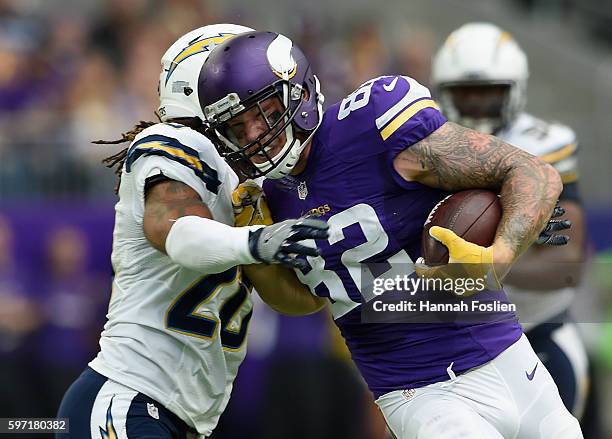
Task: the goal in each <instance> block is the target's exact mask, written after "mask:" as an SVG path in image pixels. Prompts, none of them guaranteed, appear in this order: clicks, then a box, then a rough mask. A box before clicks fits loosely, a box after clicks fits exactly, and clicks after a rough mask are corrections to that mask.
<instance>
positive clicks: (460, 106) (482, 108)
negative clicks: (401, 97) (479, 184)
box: [431, 23, 529, 134]
mask: <svg viewBox="0 0 612 439" xmlns="http://www.w3.org/2000/svg"><path fill="white" fill-rule="evenodd" d="M528 77H529V68H528V66H527V57H526V55H525V53H524V52H523V51H522V50H521V48H520V47H519V45H518V44H517V43H516V41H514V39H513V38H512V36H511V35H510V34H509V33H508V32H505V31H503V30H502V29H500V28H499V27H497V26H495V25H493V24H489V23H468V24H465V25H463V26H461V27H460V28H459V29H457V30H455V31H454V32H452V33H451V34H450V35H449V36H448V38H447V39H446V42H445V43H444V45H443V46H442V47H441V48H440V49H439V50H438V52H437V53H436V55H435V57H434V61H433V66H432V78H431V84H432V88H433V89H434V92H435V93H436V94H437V99H438V101H439V104H440V107H441V109H442V112H443V113H444V114H445V116H446V117H447V118H448V119H449V120H451V121H453V122H456V123H458V124H460V125H463V126H466V127H468V128H472V129H475V130H478V131H481V132H484V133H488V134H493V133H496V132H498V131H499V130H501V129H502V128H504V127H506V126H507V125H508V124H510V123H511V122H512V121H513V120H514V118H515V117H516V116H517V115H518V113H519V112H520V111H522V110H523V109H524V108H525V104H526V102H527V95H526V91H527V78H528Z"/></svg>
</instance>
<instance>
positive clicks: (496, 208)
mask: <svg viewBox="0 0 612 439" xmlns="http://www.w3.org/2000/svg"><path fill="white" fill-rule="evenodd" d="M501 214H502V208H501V202H500V201H499V197H498V196H497V194H496V193H495V192H491V191H488V190H482V189H472V190H465V191H461V192H457V193H455V194H452V195H449V196H448V197H446V198H444V199H443V200H441V201H440V202H439V203H438V204H436V205H435V207H434V208H433V209H432V210H431V212H430V213H429V216H428V217H427V220H426V221H425V224H424V226H423V237H422V243H421V245H422V250H423V258H424V259H425V263H426V264H427V265H440V264H447V263H448V249H447V248H446V246H444V245H443V244H441V243H440V242H438V241H436V240H435V239H434V238H432V237H431V236H429V229H430V228H431V227H432V226H440V227H446V228H447V229H450V230H452V231H453V232H455V233H456V234H457V235H458V236H460V237H462V238H463V239H465V240H466V241H470V242H473V243H475V244H478V245H482V246H484V247H488V246H489V245H491V244H492V243H493V239H494V238H495V232H496V231H497V225H498V224H499V220H500V218H501Z"/></svg>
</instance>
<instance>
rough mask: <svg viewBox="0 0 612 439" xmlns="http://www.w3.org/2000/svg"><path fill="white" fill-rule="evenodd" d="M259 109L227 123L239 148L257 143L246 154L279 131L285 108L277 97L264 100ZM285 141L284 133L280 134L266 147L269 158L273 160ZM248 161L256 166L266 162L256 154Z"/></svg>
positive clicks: (253, 150)
mask: <svg viewBox="0 0 612 439" xmlns="http://www.w3.org/2000/svg"><path fill="white" fill-rule="evenodd" d="M260 107H261V110H260ZM260 107H258V106H255V107H253V108H250V109H249V110H247V111H245V112H244V113H241V114H240V115H238V116H236V117H234V118H232V119H231V120H230V121H229V122H228V127H229V129H230V130H231V131H232V133H233V135H234V137H235V139H236V141H237V143H238V145H239V146H240V147H244V146H246V145H248V144H249V143H251V142H255V141H259V143H256V144H255V145H253V146H252V147H251V148H249V149H247V151H246V152H247V153H253V152H255V151H256V150H258V149H259V148H260V147H261V146H260V145H265V144H266V143H267V142H268V141H270V139H271V138H272V137H273V136H275V135H276V133H278V132H279V131H280V129H281V127H282V125H283V123H282V121H281V120H280V119H281V117H282V114H283V112H284V110H285V108H284V106H283V104H282V103H281V101H280V99H279V98H278V97H271V98H269V99H266V100H265V101H263V102H261V104H260ZM285 140H286V135H285V133H284V132H281V133H280V135H279V136H278V137H276V138H275V139H274V140H273V141H272V142H271V143H270V144H269V145H267V146H266V151H267V153H268V155H269V156H270V157H271V158H274V157H275V156H276V155H277V154H278V153H279V152H280V150H281V149H282V148H283V145H284V144H285ZM250 159H251V161H252V162H253V163H258V164H259V163H264V162H266V160H267V158H266V157H265V156H264V155H263V154H256V155H254V156H253V157H251V158H250Z"/></svg>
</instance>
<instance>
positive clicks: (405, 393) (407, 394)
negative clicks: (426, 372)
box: [402, 389, 416, 401]
mask: <svg viewBox="0 0 612 439" xmlns="http://www.w3.org/2000/svg"><path fill="white" fill-rule="evenodd" d="M415 394H416V390H415V389H406V390H404V391H402V397H403V398H404V399H405V400H406V401H410V400H411V399H412V398H413V397H414V395H415Z"/></svg>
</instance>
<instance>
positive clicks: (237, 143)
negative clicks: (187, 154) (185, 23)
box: [198, 32, 323, 178]
mask: <svg viewBox="0 0 612 439" xmlns="http://www.w3.org/2000/svg"><path fill="white" fill-rule="evenodd" d="M198 95H199V96H200V106H201V107H202V109H203V111H204V116H205V117H206V120H207V122H208V124H209V125H210V129H209V137H211V139H212V141H213V142H214V143H215V146H216V147H217V149H218V150H219V153H220V154H221V155H222V156H223V157H224V158H225V160H227V161H228V163H230V164H231V165H233V166H234V167H235V168H236V169H237V170H238V171H239V172H241V173H242V174H243V175H245V176H246V177H249V178H255V177H261V176H264V175H265V176H266V177H267V178H282V177H284V176H286V175H289V173H290V172H291V170H292V169H293V167H294V166H295V165H296V163H297V161H298V160H299V158H300V154H301V152H302V150H303V149H304V146H305V145H306V144H307V143H308V141H309V140H310V137H311V136H312V135H313V134H314V132H315V130H316V129H317V128H318V126H319V124H320V123H321V119H322V116H323V110H322V104H323V95H322V94H321V92H320V90H319V80H318V79H317V77H316V76H315V75H314V74H313V73H312V71H311V69H310V63H309V62H308V60H307V59H306V57H305V56H304V54H303V53H302V51H301V50H300V49H299V48H297V47H296V46H294V45H293V43H292V42H291V40H290V39H289V38H287V37H285V36H284V35H280V34H277V33H274V32H247V33H244V34H241V35H238V36H236V37H234V38H232V39H231V40H227V41H225V42H224V43H222V44H221V45H219V46H217V47H216V48H215V50H214V51H212V53H211V54H210V56H209V57H208V59H207V60H206V62H205V63H204V65H203V66H202V69H201V71H200V76H199V80H198ZM245 117H250V119H249V120H251V121H253V123H254V124H259V125H258V126H259V128H260V129H259V130H258V131H257V135H256V136H255V138H253V137H252V136H251V137H249V135H246V134H245V131H246V130H247V129H248V128H245V127H244V125H245V124H244V123H243V121H241V119H243V118H245ZM251 125H252V124H249V126H251Z"/></svg>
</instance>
